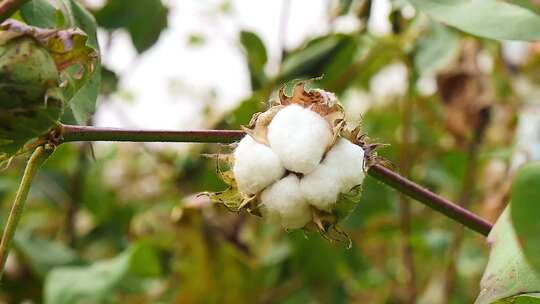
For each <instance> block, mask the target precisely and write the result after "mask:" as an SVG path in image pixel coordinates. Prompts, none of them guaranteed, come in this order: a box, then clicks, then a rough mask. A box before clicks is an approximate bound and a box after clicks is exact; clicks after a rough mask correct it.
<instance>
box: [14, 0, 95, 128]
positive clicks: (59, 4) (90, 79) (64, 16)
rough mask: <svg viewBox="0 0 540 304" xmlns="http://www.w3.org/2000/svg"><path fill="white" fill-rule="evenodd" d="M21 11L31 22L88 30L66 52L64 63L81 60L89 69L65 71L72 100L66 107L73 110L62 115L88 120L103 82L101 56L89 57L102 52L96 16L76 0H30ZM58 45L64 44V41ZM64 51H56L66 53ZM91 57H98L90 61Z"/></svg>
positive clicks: (45, 25) (76, 120) (25, 18)
mask: <svg viewBox="0 0 540 304" xmlns="http://www.w3.org/2000/svg"><path fill="white" fill-rule="evenodd" d="M21 15H22V17H23V19H24V21H25V22H26V23H28V24H30V25H34V26H38V27H49V28H54V27H64V28H78V29H80V30H81V31H83V32H84V33H85V34H86V35H84V36H82V35H80V36H77V39H74V43H75V45H74V46H73V47H72V49H74V51H71V52H69V53H68V54H69V56H63V57H64V58H63V65H64V66H68V65H70V64H73V63H78V64H82V65H85V68H86V71H85V74H84V75H83V76H82V77H81V76H80V75H79V74H80V69H75V68H72V69H69V70H67V72H66V73H64V75H63V76H64V78H65V79H67V80H68V86H67V89H66V98H67V99H68V103H69V107H68V108H67V110H68V111H69V112H70V113H69V112H68V113H66V114H65V115H64V116H63V119H62V120H63V121H64V122H65V119H66V118H67V117H73V118H74V119H75V122H77V123H79V124H86V123H87V121H88V119H89V117H90V115H91V114H92V113H93V112H94V110H95V104H96V100H97V97H98V94H99V87H100V82H101V78H100V76H101V75H99V74H100V62H99V58H89V55H91V54H94V55H93V56H94V57H97V55H96V54H99V46H98V42H97V36H96V29H97V25H96V21H95V19H94V17H93V16H92V14H90V13H89V12H88V11H87V10H86V9H85V8H84V7H83V6H81V5H80V4H79V3H78V2H77V1H76V0H61V1H53V0H35V1H30V2H28V3H27V4H25V5H24V6H23V7H22V8H21ZM56 47H57V48H58V47H60V48H65V46H63V45H61V44H60V45H58V46H56ZM61 51H62V50H59V51H58V52H57V53H62V54H65V52H61ZM90 59H97V60H91V61H92V62H90ZM70 122H71V121H70Z"/></svg>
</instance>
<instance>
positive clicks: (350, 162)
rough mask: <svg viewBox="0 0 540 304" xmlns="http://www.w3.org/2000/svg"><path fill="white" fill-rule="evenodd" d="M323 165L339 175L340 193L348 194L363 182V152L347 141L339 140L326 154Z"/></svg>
mask: <svg viewBox="0 0 540 304" xmlns="http://www.w3.org/2000/svg"><path fill="white" fill-rule="evenodd" d="M323 164H324V165H326V166H329V167H331V168H333V169H334V170H335V171H337V172H338V173H339V176H338V178H339V182H340V184H341V192H342V193H345V192H349V191H350V190H351V189H352V188H353V187H354V186H356V185H359V184H361V183H362V181H363V180H364V176H365V174H364V150H363V149H362V148H361V147H360V146H357V145H355V144H353V143H352V142H350V141H348V140H347V139H344V138H340V139H339V140H338V141H337V142H336V144H335V145H334V146H333V147H332V149H330V151H328V153H326V156H325V158H324V161H323Z"/></svg>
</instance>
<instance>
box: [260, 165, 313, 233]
mask: <svg viewBox="0 0 540 304" xmlns="http://www.w3.org/2000/svg"><path fill="white" fill-rule="evenodd" d="M261 204H262V205H261V211H262V213H263V215H264V217H266V218H268V219H269V220H270V221H274V222H276V221H278V222H279V223H280V224H281V226H282V227H283V228H285V229H298V228H302V227H304V226H305V225H306V224H307V223H309V222H310V221H311V210H310V209H309V205H308V204H307V202H306V200H305V198H304V196H303V195H302V192H301V190H300V180H299V179H298V177H296V175H294V174H289V175H288V176H287V177H285V178H283V179H281V180H279V181H277V182H275V183H274V184H272V185H271V186H270V187H268V188H266V189H265V190H264V191H263V192H262V194H261Z"/></svg>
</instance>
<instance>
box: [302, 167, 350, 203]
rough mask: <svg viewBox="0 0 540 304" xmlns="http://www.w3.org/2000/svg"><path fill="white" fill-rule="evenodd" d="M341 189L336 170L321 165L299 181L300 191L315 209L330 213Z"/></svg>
mask: <svg viewBox="0 0 540 304" xmlns="http://www.w3.org/2000/svg"><path fill="white" fill-rule="evenodd" d="M341 189H342V183H341V178H340V176H339V172H338V171H337V168H335V167H330V166H327V165H325V164H324V163H323V164H320V165H319V166H317V168H316V169H315V170H314V171H313V172H311V173H310V174H308V175H306V176H304V177H303V178H302V180H301V181H300V190H302V194H303V195H304V197H305V198H306V200H307V201H308V203H309V204H310V205H312V206H314V207H315V208H317V209H319V210H323V211H331V210H332V207H333V206H334V204H335V203H336V201H337V199H338V196H339V193H340V192H341Z"/></svg>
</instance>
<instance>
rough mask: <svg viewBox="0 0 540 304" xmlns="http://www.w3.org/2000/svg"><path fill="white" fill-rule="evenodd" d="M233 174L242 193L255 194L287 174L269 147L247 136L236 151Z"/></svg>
mask: <svg viewBox="0 0 540 304" xmlns="http://www.w3.org/2000/svg"><path fill="white" fill-rule="evenodd" d="M234 159H235V162H234V166H233V173H234V176H235V178H236V182H237V183H238V189H239V190H240V192H244V193H247V194H254V193H257V192H259V191H261V190H262V189H264V188H265V187H266V186H268V185H270V184H271V183H273V182H275V181H277V180H278V179H280V178H281V177H282V176H283V174H285V168H284V167H283V165H281V161H280V160H279V158H278V156H277V155H276V154H275V153H274V152H273V151H272V149H270V148H269V147H267V146H265V145H263V144H260V143H258V142H256V141H255V140H253V138H251V136H245V137H244V138H243V139H242V140H241V141H240V143H239V144H238V147H237V148H236V149H235V150H234Z"/></svg>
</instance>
